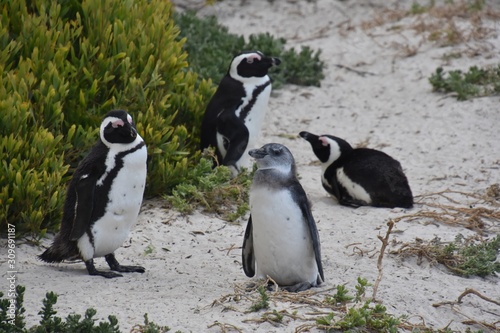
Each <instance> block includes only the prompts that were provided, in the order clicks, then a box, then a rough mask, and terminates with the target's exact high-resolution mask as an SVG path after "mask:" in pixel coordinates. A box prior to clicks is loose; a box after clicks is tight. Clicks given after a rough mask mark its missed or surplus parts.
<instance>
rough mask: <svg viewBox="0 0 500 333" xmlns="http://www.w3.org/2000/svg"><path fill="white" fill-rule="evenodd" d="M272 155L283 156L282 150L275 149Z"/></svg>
mask: <svg viewBox="0 0 500 333" xmlns="http://www.w3.org/2000/svg"><path fill="white" fill-rule="evenodd" d="M271 153H273V155H279V154H281V149H280V148H274V149H272V150H271Z"/></svg>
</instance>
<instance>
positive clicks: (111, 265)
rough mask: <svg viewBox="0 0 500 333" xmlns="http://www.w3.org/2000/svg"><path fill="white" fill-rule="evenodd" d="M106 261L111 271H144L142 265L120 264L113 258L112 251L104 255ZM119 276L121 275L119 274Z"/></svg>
mask: <svg viewBox="0 0 500 333" xmlns="http://www.w3.org/2000/svg"><path fill="white" fill-rule="evenodd" d="M104 258H105V259H106V262H107V263H108V265H109V268H110V269H111V270H112V271H116V272H121V273H144V272H145V271H146V269H145V268H144V267H142V266H124V265H120V264H119V263H118V261H117V260H116V258H115V255H114V254H113V253H110V254H107V255H105V256H104ZM120 276H121V275H120Z"/></svg>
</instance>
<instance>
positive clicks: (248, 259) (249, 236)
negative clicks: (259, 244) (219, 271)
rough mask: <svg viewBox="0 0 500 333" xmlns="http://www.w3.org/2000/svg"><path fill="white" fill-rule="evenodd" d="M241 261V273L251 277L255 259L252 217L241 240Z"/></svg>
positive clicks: (253, 272)
mask: <svg viewBox="0 0 500 333" xmlns="http://www.w3.org/2000/svg"><path fill="white" fill-rule="evenodd" d="M242 259H243V260H242V263H243V271H244V272H245V274H246V276H248V277H253V276H254V275H255V257H254V255H253V227H252V215H250V217H249V218H248V224H247V228H246V230H245V237H244V238H243V251H242Z"/></svg>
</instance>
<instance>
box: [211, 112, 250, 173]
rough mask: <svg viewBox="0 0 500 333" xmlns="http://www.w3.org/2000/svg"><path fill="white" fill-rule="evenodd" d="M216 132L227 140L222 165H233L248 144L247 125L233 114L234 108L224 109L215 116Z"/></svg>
mask: <svg viewBox="0 0 500 333" xmlns="http://www.w3.org/2000/svg"><path fill="white" fill-rule="evenodd" d="M217 132H218V133H220V134H221V135H222V136H223V137H224V138H226V139H227V141H228V146H227V148H226V149H225V150H226V155H225V156H224V158H223V160H222V165H226V166H235V167H236V169H238V168H237V166H236V162H237V161H239V160H240V158H241V156H242V155H243V154H244V153H245V150H246V149H247V146H248V139H249V136H250V133H249V132H248V129H247V127H246V126H245V124H244V123H243V121H241V119H240V118H238V117H237V116H236V114H235V110H233V109H229V110H224V111H223V112H222V113H221V114H220V115H219V117H218V118H217Z"/></svg>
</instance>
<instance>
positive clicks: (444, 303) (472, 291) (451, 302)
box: [432, 288, 500, 308]
mask: <svg viewBox="0 0 500 333" xmlns="http://www.w3.org/2000/svg"><path fill="white" fill-rule="evenodd" d="M469 294H473V295H476V296H477V297H479V298H482V299H484V300H485V301H487V302H490V303H493V304H496V305H498V306H500V301H495V300H494V299H491V298H489V297H486V296H484V295H483V294H481V293H480V292H478V291H476V290H474V289H471V288H467V289H465V291H464V292H463V293H461V294H460V295H459V296H458V298H457V300H456V301H444V302H439V303H435V304H432V306H433V307H435V308H437V307H439V306H441V305H446V304H451V305H454V304H460V303H462V298H464V297H465V296H467V295H469Z"/></svg>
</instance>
